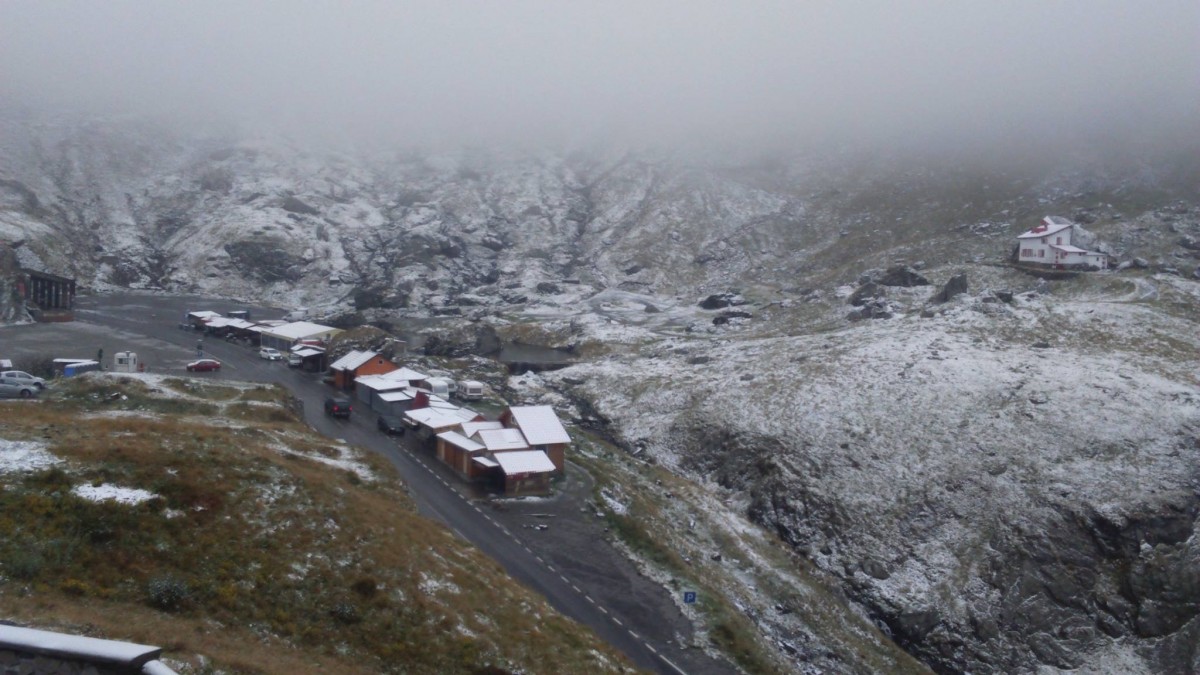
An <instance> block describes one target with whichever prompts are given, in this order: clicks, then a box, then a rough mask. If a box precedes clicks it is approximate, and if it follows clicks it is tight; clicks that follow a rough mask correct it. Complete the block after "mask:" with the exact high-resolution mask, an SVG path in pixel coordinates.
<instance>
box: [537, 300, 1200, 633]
mask: <svg viewBox="0 0 1200 675" xmlns="http://www.w3.org/2000/svg"><path fill="white" fill-rule="evenodd" d="M1121 297H1123V296H1121ZM1166 336H1170V338H1167V337H1166ZM1185 336H1186V337H1185ZM1039 339H1045V340H1046V341H1047V342H1048V344H1049V346H1048V347H1034V346H1033V343H1034V342H1035V341H1037V340H1039ZM1180 342H1183V343H1184V344H1189V343H1190V345H1191V346H1190V348H1181V347H1180V346H1179V343H1180ZM1197 343H1200V337H1198V336H1197V335H1196V334H1195V331H1194V326H1190V325H1189V324H1188V323H1187V322H1186V320H1182V319H1176V318H1172V317H1170V316H1167V315H1164V314H1163V313H1161V312H1155V311H1153V310H1152V309H1151V308H1148V307H1145V306H1144V305H1141V304H1136V303H1121V302H1113V301H1111V299H1105V298H1104V297H1100V298H1089V299H1087V300H1078V299H1076V298H1073V297H1063V298H1055V297H1044V296H1031V297H1028V298H1021V299H1019V300H1018V301H1017V302H1015V303H1013V305H1011V306H1008V305H1005V306H1004V307H1003V308H1000V309H998V310H997V309H995V308H992V307H990V306H987V307H985V306H984V305H982V304H981V303H980V302H979V300H978V298H972V297H965V298H961V299H960V300H958V301H956V302H955V303H953V304H952V305H951V306H949V307H946V308H945V313H944V314H943V315H941V316H939V317H936V318H933V319H921V318H918V317H917V316H915V315H912V314H910V315H908V316H903V317H899V318H896V319H891V320H886V321H871V322H863V323H858V324H850V325H848V326H844V327H843V328H842V329H839V330H836V331H833V332H829V333H821V334H808V335H795V336H786V337H772V338H765V339H758V340H755V339H740V340H729V339H725V338H721V339H706V338H698V339H692V340H691V341H690V346H688V347H687V348H686V349H679V348H677V347H674V346H672V347H671V348H670V349H667V348H663V349H659V350H657V351H656V353H655V355H654V356H653V357H651V358H646V357H645V356H642V357H640V358H635V357H632V356H631V357H623V358H610V359H608V360H604V361H595V362H591V363H585V364H579V365H575V366H572V367H571V368H569V369H566V370H563V371H556V372H554V373H547V374H544V377H546V378H547V379H549V380H552V381H553V380H556V379H559V378H573V379H576V380H583V381H584V382H586V385H584V386H585V387H586V389H587V392H588V394H589V396H590V397H591V398H593V399H594V400H595V401H596V403H597V409H598V411H599V412H600V413H601V414H603V415H605V416H606V417H609V418H610V419H612V420H613V421H614V429H615V430H617V431H618V432H619V433H620V435H621V436H622V437H623V438H624V439H625V440H626V441H627V442H629V443H630V444H634V443H639V442H640V443H641V444H642V445H644V446H645V447H646V449H647V451H649V452H650V453H651V454H653V455H654V456H655V457H656V458H657V459H658V460H660V461H663V462H665V463H667V464H668V465H670V466H672V467H674V468H675V469H676V470H680V471H683V472H685V473H687V472H689V471H691V470H693V469H694V468H695V467H697V466H699V467H711V466H714V465H715V466H718V467H721V466H729V467H740V466H742V465H743V464H749V463H750V462H753V461H755V460H754V458H760V457H761V458H762V461H767V462H771V465H772V466H773V467H775V468H776V469H777V470H778V472H779V473H778V474H777V475H778V476H779V478H780V480H781V481H782V482H783V485H784V487H783V488H781V490H782V491H781V492H780V493H779V494H780V495H787V497H784V499H789V500H791V502H792V507H793V508H794V509H796V516H795V518H796V520H795V522H793V523H790V524H789V527H791V528H793V530H794V531H793V532H792V533H791V534H792V535H793V536H794V537H796V538H797V540H798V541H802V542H807V543H808V544H810V546H808V547H806V550H808V551H809V554H810V556H811V557H812V559H813V560H814V561H815V562H817V564H818V565H819V566H820V567H822V568H824V569H826V570H827V571H831V572H834V573H836V574H843V573H845V574H861V573H860V572H845V571H844V570H847V569H850V568H849V567H845V566H846V565H851V566H853V565H856V564H857V563H858V561H861V560H864V559H867V558H878V559H881V560H884V561H886V562H887V563H888V566H889V568H890V569H891V576H890V577H889V578H887V579H886V580H869V581H868V583H872V584H873V585H874V587H875V589H876V591H877V593H878V594H879V597H881V598H886V599H887V600H888V601H889V602H891V603H895V605H896V606H900V607H922V606H927V605H929V604H933V605H935V606H938V607H939V608H940V609H941V610H943V611H944V612H945V614H944V616H947V617H957V618H962V617H963V616H965V615H966V614H967V613H968V608H967V606H966V604H964V603H965V600H964V598H969V597H971V593H972V591H971V588H973V586H971V585H970V583H967V584H966V585H965V586H963V585H962V582H963V580H967V581H970V580H973V579H974V578H975V577H974V575H975V574H976V571H975V570H973V568H972V561H976V560H979V559H981V558H982V557H983V556H985V555H986V554H987V547H988V546H989V539H990V537H991V536H992V535H993V534H994V533H995V532H997V531H999V530H1003V529H1004V528H1007V527H1009V520H1010V519H1011V518H1012V517H1013V515H1014V514H1021V516H1022V517H1024V518H1029V519H1036V517H1037V515H1036V509H1034V508H1033V507H1031V504H1046V503H1048V502H1049V503H1063V504H1072V505H1076V506H1077V508H1082V509H1094V510H1096V511H1098V512H1105V513H1107V512H1114V511H1115V512H1120V510H1121V508H1122V507H1121V506H1120V505H1126V506H1128V505H1134V504H1139V503H1145V502H1146V500H1153V499H1155V497H1154V495H1155V494H1169V493H1171V492H1172V491H1175V490H1188V489H1190V487H1189V482H1188V481H1189V480H1190V476H1192V475H1193V473H1194V460H1195V454H1194V452H1184V451H1181V448H1184V447H1192V444H1190V443H1189V442H1188V441H1187V437H1188V435H1189V433H1190V434H1192V435H1194V434H1195V432H1196V431H1197V430H1200V388H1197V386H1196V385H1195V384H1194V383H1192V382H1191V381H1190V379H1189V373H1192V372H1200V371H1197V365H1198V363H1197V358H1196V356H1195V355H1196V354H1197V353H1200V352H1197V347H1200V344H1197ZM675 344H678V342H675V341H672V345H675ZM696 355H702V356H705V357H707V359H709V360H708V361H707V362H703V363H692V362H690V359H691V358H692V357H693V356H696ZM630 373H636V374H637V375H636V377H630ZM714 429H719V430H724V431H725V432H727V433H728V435H725V436H712V435H706V433H707V432H708V431H710V430H714ZM1189 429H1190V430H1191V431H1190V432H1189V431H1188V430H1189ZM714 437H715V438H717V439H719V440H718V441H717V442H715V443H714V442H713V441H712V440H711V439H713V438H714ZM698 439H708V440H707V441H698ZM725 439H728V440H725ZM705 443H708V445H705ZM726 443H727V444H728V445H721V444H726ZM735 453H746V454H748V455H751V456H752V457H750V458H738V457H736V456H735ZM737 471H739V472H744V469H737ZM713 473H714V472H709V473H706V475H704V476H699V477H700V478H701V479H705V480H712V474H713ZM734 480H735V481H736V480H745V481H752V480H754V476H752V475H744V476H743V475H740V473H739V474H737V475H735V477H734ZM777 498H779V497H777ZM811 508H829V509H833V510H836V512H837V513H838V514H839V518H840V521H839V522H845V523H853V524H855V525H854V526H853V527H849V526H848V527H843V528H840V529H839V531H838V532H836V533H833V534H829V533H827V532H823V531H822V530H821V528H820V522H821V518H820V517H813V515H810V514H809V513H808V512H807V511H806V509H811ZM914 509H916V511H915V512H914ZM921 512H924V513H925V514H926V516H920V513H921ZM951 516H952V517H951ZM922 518H924V520H922ZM915 522H919V523H921V525H920V527H916V528H915V529H914V527H913V524H914V523H915ZM726 526H727V527H729V528H730V529H733V530H735V531H736V528H735V527H734V523H732V522H728V523H726ZM876 581H877V583H876ZM985 592H986V589H984V590H981V591H980V593H985Z"/></svg>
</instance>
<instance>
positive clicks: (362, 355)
mask: <svg viewBox="0 0 1200 675" xmlns="http://www.w3.org/2000/svg"><path fill="white" fill-rule="evenodd" d="M376 356H379V352H372V351H361V352H360V351H358V350H357V349H352V350H350V351H349V352H347V353H346V355H345V356H343V357H342V358H340V359H338V360H337V361H334V362H333V363H331V364H329V369H330V370H358V368H359V366H361V365H362V364H364V363H366V362H367V361H370V360H371V359H373V358H375V357H376Z"/></svg>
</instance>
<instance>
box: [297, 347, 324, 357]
mask: <svg viewBox="0 0 1200 675" xmlns="http://www.w3.org/2000/svg"><path fill="white" fill-rule="evenodd" d="M292 353H293V354H295V355H296V356H299V357H300V358H302V359H306V358H308V357H310V356H316V355H317V354H324V353H325V350H324V349H314V348H312V347H303V348H301V349H293V350H292Z"/></svg>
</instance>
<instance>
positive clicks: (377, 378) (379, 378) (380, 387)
mask: <svg viewBox="0 0 1200 675" xmlns="http://www.w3.org/2000/svg"><path fill="white" fill-rule="evenodd" d="M354 386H355V387H366V388H367V389H374V390H375V391H395V390H397V389H404V388H406V387H408V383H407V382H405V381H403V380H393V379H391V378H390V377H387V376H385V375H363V376H362V377H358V378H355V379H354Z"/></svg>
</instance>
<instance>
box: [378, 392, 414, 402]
mask: <svg viewBox="0 0 1200 675" xmlns="http://www.w3.org/2000/svg"><path fill="white" fill-rule="evenodd" d="M376 396H378V397H379V400H380V401H383V402H384V403H395V402H396V401H407V400H410V399H411V398H412V397H413V395H412V392H411V391H408V390H407V389H397V390H395V391H385V392H381V393H378V394H376Z"/></svg>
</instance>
